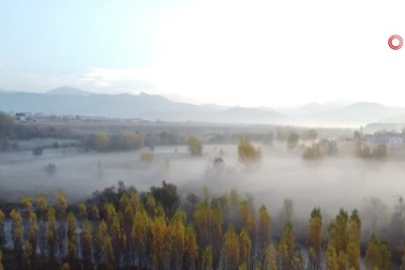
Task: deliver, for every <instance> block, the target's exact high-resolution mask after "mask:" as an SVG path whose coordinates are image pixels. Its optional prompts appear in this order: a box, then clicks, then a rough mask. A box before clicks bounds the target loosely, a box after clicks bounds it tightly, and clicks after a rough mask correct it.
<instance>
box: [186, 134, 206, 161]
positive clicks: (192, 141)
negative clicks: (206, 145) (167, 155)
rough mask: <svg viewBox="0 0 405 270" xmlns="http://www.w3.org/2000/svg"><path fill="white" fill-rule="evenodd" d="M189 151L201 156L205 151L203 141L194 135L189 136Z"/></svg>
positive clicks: (193, 154)
mask: <svg viewBox="0 0 405 270" xmlns="http://www.w3.org/2000/svg"><path fill="white" fill-rule="evenodd" d="M187 144H188V151H189V152H190V153H191V155H192V156H201V155H202V153H203V143H202V141H201V140H200V139H199V138H197V137H196V136H194V135H190V136H189V137H188V142H187Z"/></svg>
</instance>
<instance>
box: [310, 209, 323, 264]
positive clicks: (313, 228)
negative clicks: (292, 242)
mask: <svg viewBox="0 0 405 270" xmlns="http://www.w3.org/2000/svg"><path fill="white" fill-rule="evenodd" d="M308 251H309V258H308V260H309V261H308V269H310V270H319V269H320V268H321V252H322V214H321V209H320V208H314V210H312V212H311V218H310V220H309V232H308Z"/></svg>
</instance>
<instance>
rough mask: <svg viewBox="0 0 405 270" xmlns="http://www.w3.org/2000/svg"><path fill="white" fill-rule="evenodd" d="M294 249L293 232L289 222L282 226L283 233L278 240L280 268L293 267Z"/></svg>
mask: <svg viewBox="0 0 405 270" xmlns="http://www.w3.org/2000/svg"><path fill="white" fill-rule="evenodd" d="M294 251H295V233H294V230H293V227H292V225H291V223H287V225H285V227H284V231H283V235H282V237H281V240H280V244H279V247H278V252H279V254H280V265H281V270H289V269H293V265H294Z"/></svg>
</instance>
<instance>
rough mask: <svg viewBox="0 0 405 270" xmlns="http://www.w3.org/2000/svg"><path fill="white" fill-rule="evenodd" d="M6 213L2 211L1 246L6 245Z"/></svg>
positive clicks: (0, 221) (0, 224) (0, 216)
mask: <svg viewBox="0 0 405 270" xmlns="http://www.w3.org/2000/svg"><path fill="white" fill-rule="evenodd" d="M5 217H6V216H5V215H4V212H3V211H1V210H0V246H2V245H3V244H5V243H6V234H5V231H4V219H5Z"/></svg>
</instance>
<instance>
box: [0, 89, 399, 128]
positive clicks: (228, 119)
mask: <svg viewBox="0 0 405 270" xmlns="http://www.w3.org/2000/svg"><path fill="white" fill-rule="evenodd" d="M0 111H6V112H30V113H43V114H58V115H86V116H98V117H112V118H140V119H145V120H157V119H159V120H161V121H198V122H212V123H235V124H236V123H238V124H282V125H314V126H347V127H351V126H357V127H358V126H359V125H366V124H368V123H373V122H381V121H390V119H391V120H392V119H405V117H404V116H405V108H402V107H389V106H384V105H382V104H379V103H369V102H356V103H353V104H349V105H341V104H340V105H339V104H332V103H329V104H328V103H325V104H320V103H310V104H306V105H302V106H296V107H290V108H286V109H277V110H274V109H272V108H268V107H258V108H246V107H240V106H237V107H225V106H220V105H216V104H204V105H194V104H189V103H185V102H174V101H171V100H169V99H167V98H165V97H163V96H160V95H150V94H146V93H140V94H138V95H132V94H114V95H110V94H96V93H92V92H87V91H84V90H81V89H77V88H71V87H60V88H56V89H53V90H50V91H48V92H45V93H30V92H15V91H13V92H11V91H4V90H0Z"/></svg>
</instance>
